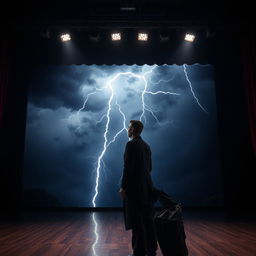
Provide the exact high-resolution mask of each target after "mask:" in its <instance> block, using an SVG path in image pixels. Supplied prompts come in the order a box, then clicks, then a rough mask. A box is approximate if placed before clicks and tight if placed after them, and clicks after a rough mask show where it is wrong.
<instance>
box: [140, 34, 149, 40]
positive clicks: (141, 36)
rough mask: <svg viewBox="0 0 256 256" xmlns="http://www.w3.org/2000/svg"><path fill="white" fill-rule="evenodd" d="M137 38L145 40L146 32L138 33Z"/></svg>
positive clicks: (146, 37) (146, 38)
mask: <svg viewBox="0 0 256 256" xmlns="http://www.w3.org/2000/svg"><path fill="white" fill-rule="evenodd" d="M138 40H139V41H147V40H148V34H147V33H138Z"/></svg>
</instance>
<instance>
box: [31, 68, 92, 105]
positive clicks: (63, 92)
mask: <svg viewBox="0 0 256 256" xmlns="http://www.w3.org/2000/svg"><path fill="white" fill-rule="evenodd" d="M82 68H83V66H82V67H80V68H78V69H77V68H75V67H74V66H62V67H58V68H56V67H54V66H49V67H45V68H44V69H42V70H38V72H37V73H36V74H35V76H34V78H33V79H32V81H31V83H30V98H29V100H30V101H31V102H32V103H33V104H35V105H36V106H38V107H42V108H51V109H57V108H58V107H66V108H71V109H78V108H79V107H81V104H82V103H83V101H84V97H83V96H82V95H81V94H80V93H79V90H80V89H81V85H86V86H88V87H89V88H90V87H91V91H93V90H94V86H95V85H96V80H95V79H93V78H91V74H92V73H91V72H90V71H89V70H86V69H84V70H83V69H82Z"/></svg>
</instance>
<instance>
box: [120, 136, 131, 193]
mask: <svg viewBox="0 0 256 256" xmlns="http://www.w3.org/2000/svg"><path fill="white" fill-rule="evenodd" d="M131 160H132V159H131V142H130V141H129V142H127V143H126V147H125V152H124V169H123V177H122V181H121V188H123V189H124V190H125V189H126V188H127V185H128V180H129V175H130V168H131Z"/></svg>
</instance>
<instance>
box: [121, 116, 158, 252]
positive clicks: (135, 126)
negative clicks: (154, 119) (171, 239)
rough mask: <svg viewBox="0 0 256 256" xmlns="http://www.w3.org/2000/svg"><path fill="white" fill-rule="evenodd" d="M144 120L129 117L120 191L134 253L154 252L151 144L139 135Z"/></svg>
mask: <svg viewBox="0 0 256 256" xmlns="http://www.w3.org/2000/svg"><path fill="white" fill-rule="evenodd" d="M142 130H143V123H142V122H141V121H138V120H131V121H130V125H129V128H128V137H129V138H132V140H130V141H128V142H127V144H126V147H125V153H124V168H123V175H122V180H121V188H120V190H119V193H120V195H121V197H122V198H123V203H124V221H125V229H126V230H129V229H132V241H131V242H132V248H133V255H134V256H145V255H148V256H155V255H156V251H157V239H156V232H155V227H154V222H153V217H154V200H153V198H152V197H153V194H152V193H153V182H152V179H151V170H152V161H151V149H150V146H149V145H148V144H147V143H146V142H145V141H144V140H143V139H142V138H141V136H140V134H141V132H142Z"/></svg>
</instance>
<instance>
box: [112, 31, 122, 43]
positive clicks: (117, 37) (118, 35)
mask: <svg viewBox="0 0 256 256" xmlns="http://www.w3.org/2000/svg"><path fill="white" fill-rule="evenodd" d="M111 38H112V41H120V40H121V33H112V34H111Z"/></svg>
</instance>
